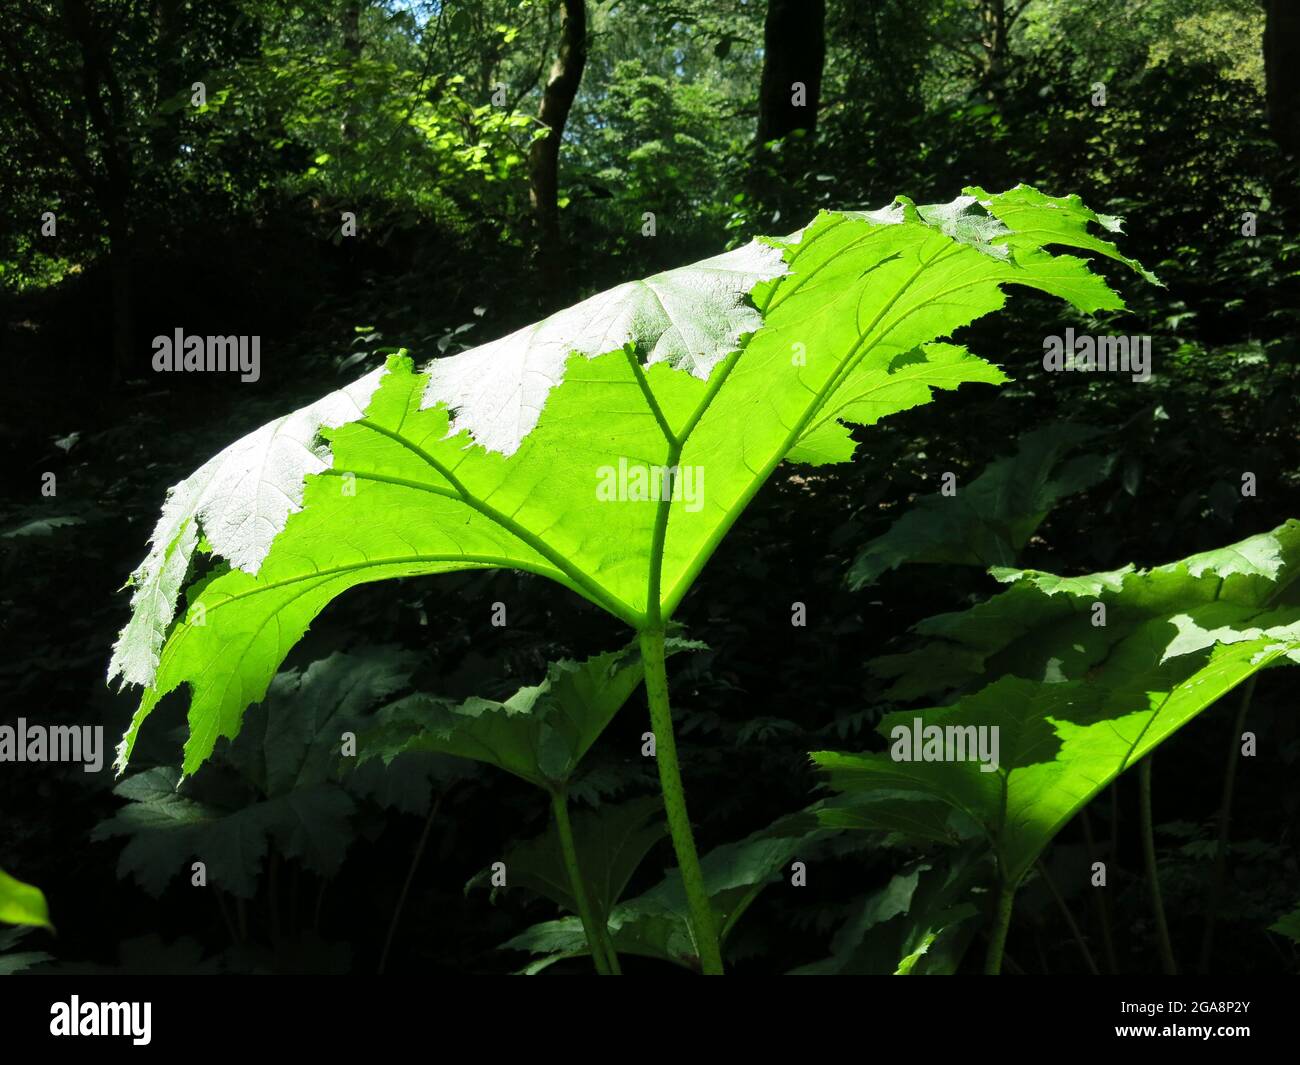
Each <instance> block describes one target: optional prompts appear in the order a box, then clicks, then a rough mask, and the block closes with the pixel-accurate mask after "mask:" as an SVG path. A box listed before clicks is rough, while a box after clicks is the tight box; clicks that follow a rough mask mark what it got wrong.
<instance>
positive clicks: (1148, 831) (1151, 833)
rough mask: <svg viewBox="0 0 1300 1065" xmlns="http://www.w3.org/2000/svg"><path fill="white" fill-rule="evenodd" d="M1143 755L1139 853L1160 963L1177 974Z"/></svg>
mask: <svg viewBox="0 0 1300 1065" xmlns="http://www.w3.org/2000/svg"><path fill="white" fill-rule="evenodd" d="M1154 757H1155V756H1154V755H1151V754H1149V755H1147V756H1146V757H1145V758H1143V759H1142V764H1141V766H1139V767H1138V784H1139V789H1140V796H1141V800H1142V856H1143V859H1144V861H1145V863H1146V874H1147V886H1148V887H1149V888H1150V890H1151V909H1152V912H1153V913H1154V914H1155V918H1156V937H1157V940H1158V942H1159V946H1160V965H1161V968H1163V969H1164V971H1165V975H1166V976H1177V975H1178V963H1177V962H1175V961H1174V945H1173V943H1172V942H1171V941H1170V939H1169V925H1168V924H1167V923H1166V922H1165V900H1164V898H1163V897H1162V896H1161V894H1160V877H1159V873H1158V871H1157V870H1156V834H1155V829H1154V828H1153V827H1152V822H1151V762H1152V759H1153V758H1154Z"/></svg>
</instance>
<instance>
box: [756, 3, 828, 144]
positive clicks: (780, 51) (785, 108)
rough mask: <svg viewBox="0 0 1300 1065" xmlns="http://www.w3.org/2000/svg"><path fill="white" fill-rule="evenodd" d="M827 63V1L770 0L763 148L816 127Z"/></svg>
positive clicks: (761, 107) (761, 100)
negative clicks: (775, 141) (799, 131)
mask: <svg viewBox="0 0 1300 1065" xmlns="http://www.w3.org/2000/svg"><path fill="white" fill-rule="evenodd" d="M825 62H826V0H768V5H767V19H766V21H765V23H764V25H763V77H762V82H761V84H760V85H759V90H758V148H759V151H760V152H762V151H763V150H764V145H766V144H767V142H768V141H772V140H777V139H779V138H781V137H787V136H789V135H790V134H791V133H793V132H795V131H796V130H803V131H805V132H808V133H811V132H812V131H813V130H814V129H816V127H817V108H818V106H819V104H820V103H821V91H822V67H823V66H824V64H825Z"/></svg>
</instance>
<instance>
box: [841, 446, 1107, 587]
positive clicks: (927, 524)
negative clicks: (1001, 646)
mask: <svg viewBox="0 0 1300 1065" xmlns="http://www.w3.org/2000/svg"><path fill="white" fill-rule="evenodd" d="M1098 435H1099V434H1098V432H1097V430H1095V429H1090V428H1088V427H1086V426H1082V425H1073V424H1071V423H1069V422H1057V423H1056V424H1054V425H1049V426H1047V427H1045V428H1043V429H1036V430H1034V431H1033V432H1030V433H1025V434H1024V435H1022V436H1021V437H1020V439H1019V440H1018V441H1017V448H1016V453H1015V454H1014V455H1013V456H1011V457H1010V458H1005V459H998V460H997V461H996V462H991V463H989V465H988V466H987V467H985V469H984V471H983V472H982V473H981V474H980V475H979V476H978V477H976V478H975V479H974V480H972V481H971V482H970V483H969V484H960V485H958V486H957V493H956V495H953V496H944V495H940V494H938V493H936V494H934V495H928V496H922V497H921V498H920V499H918V500H917V501H916V502H915V503H914V504H913V505H912V506H911V508H910V509H908V510H907V512H906V513H904V514H903V515H902V516H901V517H900V518H898V520H897V521H895V522H894V523H893V525H891V526H890V527H889V529H888V531H886V532H885V533H884V534H882V535H881V536H878V537H876V538H875V539H874V540H872V541H870V542H869V543H868V544H866V545H865V546H864V547H863V548H862V550H861V551H859V552H858V556H857V557H856V558H855V559H854V560H853V565H852V567H851V568H850V569H849V578H848V579H849V586H850V587H851V588H853V589H854V590H855V591H856V590H858V589H860V588H863V587H865V586H867V585H869V584H872V583H874V582H875V581H876V579H877V578H879V576H880V575H881V574H882V573H884V572H886V571H887V570H892V569H897V568H898V567H899V566H900V565H902V564H903V563H905V562H950V563H957V564H960V565H968V566H1009V565H1011V564H1013V563H1014V562H1015V561H1016V555H1017V553H1018V552H1019V551H1020V549H1021V548H1022V547H1024V546H1025V544H1027V543H1028V542H1029V538H1030V537H1031V536H1032V535H1033V534H1034V531H1035V530H1036V529H1037V528H1038V526H1039V525H1041V524H1042V522H1043V519H1044V518H1046V517H1047V515H1048V514H1049V513H1050V512H1051V510H1052V508H1053V507H1054V506H1056V504H1057V503H1058V502H1060V501H1061V500H1062V499H1064V498H1066V497H1067V496H1071V495H1074V494H1075V493H1076V492H1082V491H1084V490H1085V489H1087V488H1091V487H1092V486H1093V485H1095V484H1097V483H1098V482H1099V481H1101V480H1102V479H1103V478H1105V477H1106V475H1107V474H1108V473H1109V472H1110V468H1111V466H1112V465H1113V464H1114V458H1113V456H1110V455H1104V454H1084V455H1078V456H1075V457H1074V458H1070V457H1069V456H1070V453H1071V452H1073V451H1075V450H1077V449H1078V448H1080V447H1082V446H1083V445H1084V444H1087V443H1088V442H1089V441H1092V440H1095V439H1096V438H1097V436H1098Z"/></svg>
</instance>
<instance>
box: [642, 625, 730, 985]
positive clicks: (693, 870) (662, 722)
mask: <svg viewBox="0 0 1300 1065" xmlns="http://www.w3.org/2000/svg"><path fill="white" fill-rule="evenodd" d="M640 640H641V658H642V660H643V661H644V663H645V691H646V700H647V702H649V704H650V727H651V729H652V730H653V731H654V737H655V754H656V758H655V761H656V762H657V763H658V764H659V786H660V789H661V790H662V792H663V800H664V811H665V812H666V813H667V815H668V832H669V834H670V835H671V836H672V841H673V850H674V851H676V853H677V866H678V868H679V869H680V870H681V874H682V887H683V888H684V889H685V891H686V902H687V906H688V908H689V911H690V919H691V934H692V937H693V938H694V940H695V949H696V951H697V952H698V953H699V957H700V967H701V968H702V970H703V972H704V975H705V976H721V975H722V949H721V947H720V946H719V944H718V931H717V927H716V924H715V922H714V919H713V906H712V905H711V904H710V902H709V893H708V891H707V890H705V887H704V872H703V870H701V868H700V857H699V854H698V853H697V852H696V850H695V836H694V834H693V833H692V832H691V819H690V817H689V815H688V814H687V813H686V791H685V789H684V788H683V787H682V774H681V770H680V769H679V768H678V765H677V741H676V739H675V738H674V736H673V715H672V711H671V709H670V708H669V705H668V673H667V670H666V669H665V668H664V633H663V630H662V629H648V630H646V631H644V632H642V633H640Z"/></svg>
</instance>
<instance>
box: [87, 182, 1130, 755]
mask: <svg viewBox="0 0 1300 1065" xmlns="http://www.w3.org/2000/svg"><path fill="white" fill-rule="evenodd" d="M1097 222H1100V223H1101V224H1102V226H1103V228H1107V229H1113V228H1114V225H1113V223H1112V222H1111V221H1110V220H1107V219H1099V218H1098V216H1096V215H1094V214H1093V213H1092V212H1091V211H1089V210H1088V209H1087V208H1085V207H1083V206H1082V204H1081V203H1079V201H1078V199H1077V198H1075V197H1071V198H1065V199H1056V198H1053V197H1049V196H1045V195H1043V194H1042V193H1039V192H1037V191H1035V190H1033V189H1030V188H1027V187H1025V186H1021V187H1019V188H1016V189H1013V190H1011V191H1010V192H1007V193H1003V194H1000V195H989V194H987V193H984V192H982V191H980V190H968V192H967V194H966V195H964V196H962V197H960V198H958V199H957V200H955V201H954V202H953V203H951V204H943V205H937V206H934V207H921V208H918V207H916V206H915V205H913V204H912V203H911V201H908V200H904V199H899V200H898V201H897V202H896V203H895V204H894V205H893V206H892V207H891V208H888V209H886V210H884V211H877V212H873V213H869V214H867V213H854V212H823V213H822V214H820V215H818V217H817V218H816V219H814V221H813V222H812V223H811V224H810V225H809V226H807V227H806V228H805V229H803V230H801V231H800V232H799V233H797V234H795V235H794V236H792V237H790V238H787V239H784V240H778V239H762V240H757V241H755V242H753V243H751V244H749V245H747V246H746V247H744V248H741V249H738V250H736V251H733V252H729V253H727V254H725V255H720V256H717V257H715V258H713V259H708V260H705V261H704V262H701V263H697V264H695V265H694V266H687V267H683V268H682V269H679V270H672V271H669V272H667V273H664V274H659V275H656V276H654V277H650V278H647V279H645V280H644V281H637V282H631V283H629V284H626V285H622V286H619V287H618V288H615V289H613V290H611V291H609V292H607V293H603V294H601V295H599V296H595V297H593V298H591V299H589V300H587V301H585V302H583V303H580V304H578V305H577V306H576V307H572V308H570V309H568V310H566V311H561V312H560V313H559V314H556V315H554V316H552V317H551V318H548V319H546V320H545V321H544V322H541V323H539V324H538V325H535V326H532V327H530V328H528V329H524V330H521V331H519V332H517V333H514V334H512V335H510V336H508V337H506V338H504V339H502V340H497V341H494V342H492V343H490V344H487V345H484V346H482V347H479V348H475V349H473V350H471V351H467V352H464V353H463V354H460V355H455V356H452V357H450V358H447V359H442V360H437V361H435V362H433V363H430V364H428V365H427V366H425V367H423V368H421V369H419V370H417V369H416V368H415V367H414V366H413V365H412V364H411V363H410V362H409V361H408V360H406V359H402V358H393V359H391V360H390V361H389V363H388V365H387V366H386V367H385V368H384V369H383V370H381V371H376V372H375V373H372V374H371V375H370V376H368V377H366V378H364V379H363V380H361V381H359V382H358V383H357V384H356V385H354V386H352V387H351V388H350V389H346V390H344V391H343V392H340V393H336V394H334V395H333V396H329V397H327V398H326V399H324V400H322V401H320V402H319V403H317V404H314V405H313V406H311V407H308V408H306V409H304V410H302V411H299V412H297V413H295V414H291V415H289V416H288V417H286V418H283V419H281V420H280V421H277V422H274V423H272V424H271V425H269V426H266V427H265V428H263V429H261V430H259V431H258V432H257V433H254V434H253V435H251V436H249V437H247V438H245V439H244V440H241V441H239V442H238V443H236V444H234V445H232V446H231V447H230V448H228V449H227V450H226V451H224V452H222V453H221V454H220V455H218V456H217V457H216V458H214V459H212V460H211V461H210V462H208V463H207V464H206V465H205V466H203V467H202V468H201V469H200V470H199V471H198V472H197V473H196V474H195V475H194V476H192V477H190V478H189V479H187V480H185V481H183V482H181V483H180V484H179V485H177V486H175V487H174V488H173V489H172V490H171V492H170V494H169V496H168V500H167V504H166V506H165V508H164V511H163V516H162V519H161V520H160V521H159V523H158V525H157V527H156V528H155V530H154V533H153V537H152V546H151V550H150V552H149V555H148V557H147V558H146V559H145V561H144V563H143V564H142V565H141V566H140V568H139V569H138V570H137V571H136V573H135V575H134V577H133V584H134V588H135V592H134V598H133V607H134V613H133V616H132V618H131V621H130V623H129V624H128V625H127V626H126V628H125V629H124V630H123V632H122V635H121V638H120V639H119V640H118V643H117V646H116V649H115V653H114V656H113V662H112V665H111V667H110V676H111V677H115V676H121V677H123V678H124V679H125V680H126V681H128V682H131V683H136V684H140V685H143V686H144V687H145V689H146V690H145V693H144V697H143V700H142V701H141V704H140V708H139V710H138V711H137V713H136V715H135V717H134V719H133V721H132V723H131V726H130V728H129V730H128V732H127V734H126V736H125V738H124V739H123V742H122V744H121V746H120V748H119V751H118V759H117V765H118V768H119V770H120V769H121V767H122V766H124V765H125V764H126V761H127V759H128V758H129V757H130V754H131V749H132V745H133V744H134V742H135V737H136V734H137V732H138V730H139V728H140V726H141V724H142V723H143V721H144V720H145V718H146V717H148V715H149V713H150V712H151V711H152V710H153V708H154V706H155V705H156V704H157V702H158V700H159V699H160V698H161V697H162V696H163V695H165V694H167V693H168V692H170V691H172V690H173V689H175V688H177V687H179V686H180V685H182V684H186V685H189V688H190V711H189V719H190V729H191V735H190V739H189V741H188V743H187V744H186V749H185V763H184V767H185V771H186V772H187V773H190V772H193V771H194V769H195V767H196V766H198V765H199V764H200V763H201V762H202V761H203V759H204V758H206V757H207V755H208V754H209V753H210V752H211V750H212V747H213V744H214V743H215V742H216V740H217V738H218V737H219V736H232V735H234V733H235V732H236V731H237V730H238V728H239V722H240V717H241V715H242V713H243V711H244V708H245V707H246V706H248V705H249V704H250V703H252V702H254V701H256V700H258V699H260V698H261V697H262V695H263V694H264V693H265V691H266V687H267V684H268V683H269V682H270V679H271V677H272V676H273V675H274V673H275V670H276V669H277V667H278V666H279V664H280V663H281V662H282V661H283V659H284V657H285V655H286V654H287V653H288V651H289V649H290V648H291V647H292V646H293V645H294V643H296V642H297V640H298V639H299V638H300V637H301V636H302V634H303V633H304V632H305V631H306V629H307V627H308V626H309V625H310V624H311V621H312V619H313V618H314V617H315V616H316V615H317V614H318V613H319V612H320V611H321V610H322V609H323V608H324V607H325V605H326V604H327V603H329V601H330V600H331V599H333V598H334V597H335V596H336V595H338V594H339V593H340V592H343V591H345V590H346V589H348V588H350V587H352V586H354V585H357V584H360V583H363V582H366V581H377V580H384V579H387V578H391V577H414V576H419V575H423V574H431V573H440V572H447V571H450V570H463V569H473V568H492V567H500V568H512V569H518V570H522V571H526V572H529V573H534V574H539V575H541V576H544V577H548V578H550V579H551V580H554V581H555V582H557V583H558V584H562V585H564V586H565V587H567V588H569V589H571V590H572V591H574V592H576V593H577V594H579V595H581V596H584V597H585V598H587V599H589V600H590V601H591V602H593V603H595V604H597V605H598V606H600V607H602V608H603V609H605V610H606V611H608V612H609V613H610V614H612V615H614V616H615V617H617V618H619V619H621V620H623V621H624V622H626V623H627V624H629V625H631V626H634V627H637V628H641V627H644V626H645V625H647V624H654V625H657V624H661V623H662V622H663V621H665V620H666V619H667V618H669V617H671V615H672V612H673V611H674V609H675V608H676V607H677V605H678V604H679V603H680V602H681V599H682V597H683V596H684V595H685V594H686V592H687V591H688V589H689V588H690V586H691V584H692V583H693V581H694V579H695V577H696V576H697V575H698V573H699V571H700V570H701V568H702V567H703V566H704V564H705V562H706V561H707V560H708V558H709V556H710V555H711V554H712V553H713V551H714V549H715V548H716V547H717V545H718V543H719V541H720V540H721V539H722V537H723V536H724V535H725V534H726V532H727V530H728V529H729V528H730V527H731V525H732V524H733V523H734V522H735V520H736V519H737V518H738V517H739V515H740V513H741V511H742V510H743V509H744V508H745V505H746V504H747V503H748V502H749V501H750V499H751V498H753V496H754V494H755V492H757V491H758V489H759V487H760V486H761V485H762V483H763V482H764V481H765V480H766V479H767V477H768V476H769V475H770V474H771V473H772V471H773V470H774V469H775V468H776V467H777V465H778V464H779V463H780V462H781V461H782V460H784V459H787V458H788V459H790V460H792V461H800V462H834V461H843V460H846V459H848V458H849V457H851V455H852V453H853V448H854V442H853V440H852V438H851V436H850V433H849V429H848V424H858V425H871V424H874V423H875V422H876V421H878V420H879V419H880V418H882V417H885V416H886V415H889V414H892V413H895V412H897V411H901V410H906V409H908V408H910V407H914V406H917V405H918V404H922V403H925V402H928V400H929V399H930V397H931V394H932V392H933V390H934V389H937V388H944V389H950V388H954V387H956V386H957V385H959V384H961V383H963V382H967V381H982V382H988V383H997V382H1000V381H1002V380H1004V379H1005V378H1004V376H1003V375H1002V373H1001V371H999V370H998V369H997V368H996V367H994V366H992V365H990V364H989V363H987V362H985V361H983V360H982V359H979V358H976V357H975V356H974V355H971V354H969V353H968V352H966V351H965V350H964V349H963V348H960V347H958V346H956V345H953V344H950V343H935V342H936V341H939V340H941V338H944V337H948V336H949V335H950V334H951V333H952V332H953V331H954V330H956V329H959V328H960V327H962V326H964V325H966V324H967V323H969V322H971V321H973V320H974V319H976V318H979V317H980V316H982V315H984V314H987V313H989V312H990V311H995V310H997V309H998V308H1000V307H1001V306H1002V305H1003V303H1004V302H1005V299H1006V295H1005V293H1004V292H1003V286H1004V285H1006V284H1008V283H1015V284H1021V285H1026V286H1029V287H1031V288H1036V289H1039V290H1041V291H1043V292H1047V293H1049V294H1052V295H1055V296H1059V297H1061V298H1063V299H1066V300H1068V301H1069V302H1070V303H1072V304H1073V305H1074V306H1075V307H1077V308H1079V309H1080V310H1082V311H1096V310H1101V309H1106V308H1112V309H1113V308H1118V307H1121V306H1122V305H1123V304H1122V301H1121V300H1120V299H1119V297H1118V296H1117V295H1115V293H1113V292H1112V291H1111V290H1110V289H1109V288H1108V287H1107V285H1106V284H1105V282H1104V281H1103V280H1102V279H1101V278H1100V277H1098V276H1096V275H1094V274H1092V273H1091V272H1090V271H1089V270H1088V267H1087V265H1086V263H1085V261H1084V260H1083V259H1080V258H1077V257H1075V256H1071V255H1064V254H1052V253H1050V252H1048V251H1047V250H1046V246H1047V245H1062V246H1066V247H1073V248H1081V249H1084V250H1086V251H1092V252H1099V253H1101V254H1103V255H1106V256H1108V257H1110V258H1112V259H1118V260H1120V261H1123V262H1127V260H1124V259H1123V257H1122V256H1120V255H1119V253H1118V252H1116V250H1115V249H1114V247H1113V246H1112V245H1111V244H1110V243H1108V242H1107V241H1105V240H1102V239H1101V238H1099V237H1097V236H1095V235H1093V234H1091V233H1089V232H1088V226H1089V224H1091V223H1097ZM1130 265H1132V264H1130ZM664 469H672V470H674V471H676V472H675V474H674V475H673V476H671V477H666V476H664V475H663V472H662V471H663V470H664ZM667 485H671V488H666V487H665V486H667ZM209 547H210V549H211V555H212V556H213V557H212V559H211V562H212V563H213V566H211V567H208V571H207V572H206V573H205V574H204V576H203V577H202V578H201V579H195V574H196V569H197V567H196V564H195V562H196V560H195V555H196V553H198V552H200V551H201V550H206V549H207V548H209ZM651 559H662V565H661V566H656V567H655V568H654V571H653V572H652V567H651V564H650V563H651ZM187 581H188V582H190V583H189V587H188V588H187V589H185V585H186V583H187ZM182 589H185V595H186V599H187V609H186V611H185V615H184V617H177V616H176V614H177V602H178V599H179V597H180V595H181V594H182Z"/></svg>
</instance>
